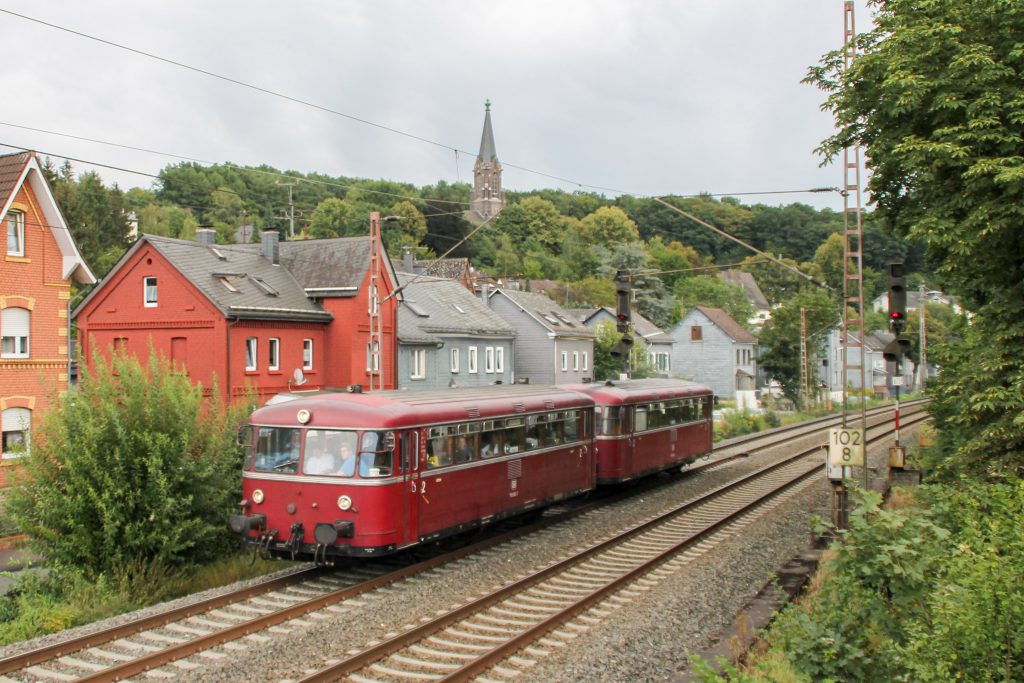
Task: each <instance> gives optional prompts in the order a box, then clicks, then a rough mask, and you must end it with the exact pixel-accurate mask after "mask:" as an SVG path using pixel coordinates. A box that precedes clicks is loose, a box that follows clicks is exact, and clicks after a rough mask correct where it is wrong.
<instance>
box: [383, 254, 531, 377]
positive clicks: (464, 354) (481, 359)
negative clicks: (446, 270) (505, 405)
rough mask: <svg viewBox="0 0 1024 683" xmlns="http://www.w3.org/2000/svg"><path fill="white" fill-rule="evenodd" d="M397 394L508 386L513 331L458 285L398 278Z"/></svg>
mask: <svg viewBox="0 0 1024 683" xmlns="http://www.w3.org/2000/svg"><path fill="white" fill-rule="evenodd" d="M398 281H399V283H400V285H402V286H404V287H405V289H403V290H402V294H403V301H402V304H401V305H400V306H399V309H398V376H397V385H398V388H399V389H412V388H417V389H419V388H428V387H429V388H437V387H450V386H452V387H454V386H459V387H475V386H483V385H487V384H499V383H500V384H512V383H513V382H514V381H515V374H514V365H513V362H512V357H513V353H514V349H515V336H516V332H515V330H514V329H513V328H512V326H511V325H509V324H508V323H507V322H505V321H504V320H503V319H502V318H501V317H500V316H499V315H497V314H496V313H495V312H494V311H492V310H491V309H489V308H488V307H487V305H486V304H485V303H484V302H483V301H482V300H481V299H479V298H477V297H476V296H474V295H473V294H472V293H471V292H470V291H469V290H467V289H466V288H465V287H463V286H462V285H461V284H460V283H459V282H458V281H457V280H447V279H443V278H435V277H428V276H424V275H421V276H419V277H416V276H415V275H411V274H409V273H398Z"/></svg>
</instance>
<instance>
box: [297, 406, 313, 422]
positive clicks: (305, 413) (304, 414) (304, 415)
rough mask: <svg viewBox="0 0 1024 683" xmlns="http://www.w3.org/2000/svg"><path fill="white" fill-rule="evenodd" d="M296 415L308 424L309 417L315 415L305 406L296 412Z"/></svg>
mask: <svg viewBox="0 0 1024 683" xmlns="http://www.w3.org/2000/svg"><path fill="white" fill-rule="evenodd" d="M295 417H296V418H298V420H299V422H301V423H302V424H306V423H307V422H309V418H311V417H313V415H312V413H310V412H309V411H308V410H306V409H305V408H303V409H302V410H300V411H299V412H298V413H297V414H296V416H295Z"/></svg>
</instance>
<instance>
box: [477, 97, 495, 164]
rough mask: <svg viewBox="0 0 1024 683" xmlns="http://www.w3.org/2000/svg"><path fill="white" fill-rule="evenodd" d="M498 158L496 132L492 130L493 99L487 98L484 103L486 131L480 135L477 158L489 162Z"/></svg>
mask: <svg viewBox="0 0 1024 683" xmlns="http://www.w3.org/2000/svg"><path fill="white" fill-rule="evenodd" d="M497 158H498V154H497V152H495V151H494V132H493V131H492V130H491V101H490V100H487V103H486V104H485V105H484V132H483V134H482V135H481V136H480V153H479V154H478V155H477V159H479V160H480V161H483V162H488V161H494V160H496V159H497Z"/></svg>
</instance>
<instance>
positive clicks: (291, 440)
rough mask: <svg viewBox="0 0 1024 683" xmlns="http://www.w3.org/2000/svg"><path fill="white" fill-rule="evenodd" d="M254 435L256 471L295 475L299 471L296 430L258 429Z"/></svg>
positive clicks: (297, 432)
mask: <svg viewBox="0 0 1024 683" xmlns="http://www.w3.org/2000/svg"><path fill="white" fill-rule="evenodd" d="M258 430H259V431H258V432H257V433H256V456H255V459H256V471H257V472H277V473H279V474H295V473H296V472H298V471H299V443H300V441H301V433H300V432H299V430H298V429H286V428H280V427H259V428H258Z"/></svg>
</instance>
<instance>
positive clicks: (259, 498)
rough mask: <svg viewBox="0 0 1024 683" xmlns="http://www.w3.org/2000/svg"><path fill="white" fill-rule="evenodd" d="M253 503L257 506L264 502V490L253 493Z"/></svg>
mask: <svg viewBox="0 0 1024 683" xmlns="http://www.w3.org/2000/svg"><path fill="white" fill-rule="evenodd" d="M252 502H254V503H256V504H257V505H259V504H260V503H262V502H263V490H262V489H256V490H255V491H253V492H252Z"/></svg>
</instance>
